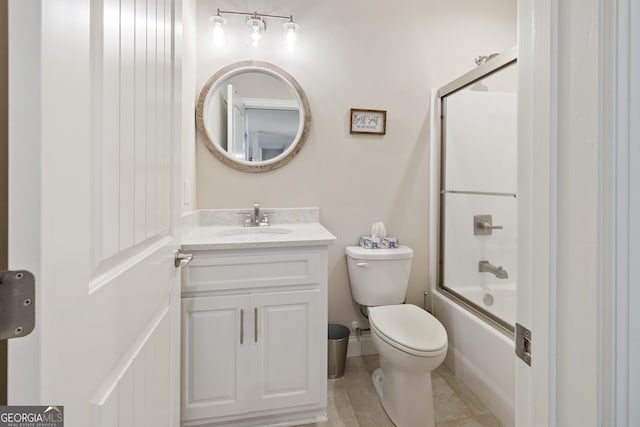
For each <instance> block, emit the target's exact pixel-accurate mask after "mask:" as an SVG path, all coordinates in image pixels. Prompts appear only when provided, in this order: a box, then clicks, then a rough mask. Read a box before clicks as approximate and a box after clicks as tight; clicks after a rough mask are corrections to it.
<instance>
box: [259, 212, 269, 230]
mask: <svg viewBox="0 0 640 427" xmlns="http://www.w3.org/2000/svg"><path fill="white" fill-rule="evenodd" d="M259 225H260V227H266V226H269V225H271V221H269V217H268V216H267V214H266V213H264V214H262V219H260V224H259Z"/></svg>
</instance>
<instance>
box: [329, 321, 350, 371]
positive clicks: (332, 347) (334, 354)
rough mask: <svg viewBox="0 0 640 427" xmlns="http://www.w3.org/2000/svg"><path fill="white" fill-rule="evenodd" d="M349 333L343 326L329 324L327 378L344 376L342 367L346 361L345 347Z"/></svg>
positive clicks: (347, 343)
mask: <svg viewBox="0 0 640 427" xmlns="http://www.w3.org/2000/svg"><path fill="white" fill-rule="evenodd" d="M350 333H351V331H350V330H349V328H347V327H346V326H344V325H338V324H334V323H329V345H328V346H327V349H328V358H327V359H328V362H329V369H328V377H329V378H331V379H334V378H340V377H342V376H343V375H344V365H345V361H346V359H347V347H348V345H349V334H350Z"/></svg>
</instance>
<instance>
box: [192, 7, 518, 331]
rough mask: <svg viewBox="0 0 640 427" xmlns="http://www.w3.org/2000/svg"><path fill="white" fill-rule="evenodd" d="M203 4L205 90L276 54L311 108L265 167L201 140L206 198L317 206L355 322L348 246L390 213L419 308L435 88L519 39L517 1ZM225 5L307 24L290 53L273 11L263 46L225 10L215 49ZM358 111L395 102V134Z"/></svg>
mask: <svg viewBox="0 0 640 427" xmlns="http://www.w3.org/2000/svg"><path fill="white" fill-rule="evenodd" d="M197 6H198V7H197V18H196V19H197V24H198V34H197V74H196V82H195V84H196V87H197V88H198V89H199V88H200V87H201V86H202V85H203V84H204V83H205V82H206V80H207V79H208V78H209V76H210V75H211V74H212V73H214V72H215V71H217V70H218V69H220V68H221V67H223V66H224V65H227V64H229V63H231V62H235V61H239V60H245V59H254V60H263V61H269V62H272V63H274V64H276V65H278V66H280V67H282V68H284V69H285V70H286V71H287V72H289V73H290V74H292V75H293V76H294V77H295V78H296V79H297V80H298V82H299V83H300V84H301V85H302V87H303V88H304V90H305V92H306V94H307V96H308V98H309V101H310V105H311V112H312V116H313V120H312V126H311V132H310V135H309V139H308V141H307V143H306V145H305V147H304V148H303V150H302V151H301V152H300V154H299V155H298V156H297V157H296V158H295V159H293V161H291V163H289V164H287V165H286V166H285V167H283V168H281V169H278V170H275V171H271V172H267V173H261V174H251V173H242V172H239V171H236V170H233V169H231V168H229V167H227V166H225V165H223V164H222V163H221V162H219V161H218V160H216V159H215V158H214V157H213V156H212V155H211V154H210V153H209V152H208V151H207V149H206V148H205V147H204V145H203V144H202V142H201V141H198V142H197V143H196V152H197V153H196V168H197V173H196V177H197V207H198V208H247V207H249V206H251V204H252V203H253V202H254V201H258V202H260V203H261V204H262V205H263V206H265V207H301V206H319V207H320V212H321V222H322V224H323V225H324V226H325V227H327V228H328V229H329V230H330V231H331V232H333V234H335V235H336V237H337V241H336V243H335V245H333V246H331V247H330V248H329V319H330V321H332V322H339V323H343V324H346V325H350V324H351V322H352V321H353V320H362V317H361V316H360V314H359V313H358V311H357V306H356V305H355V304H354V303H353V302H352V299H351V293H350V289H349V282H348V277H347V270H346V263H345V258H344V247H345V246H348V245H353V244H355V243H356V242H357V239H358V236H360V235H361V234H367V233H368V232H369V231H370V226H371V223H373V222H374V221H384V223H385V225H386V228H387V231H388V233H389V234H391V235H394V236H397V237H398V238H399V239H400V241H401V243H403V244H406V245H409V246H411V247H412V248H413V249H414V251H415V259H414V262H413V267H412V273H411V277H410V288H409V294H408V301H409V302H412V303H416V304H420V305H422V301H423V292H424V291H425V290H426V289H427V273H428V271H427V238H428V236H427V228H428V227H427V224H428V217H427V213H428V179H429V167H428V150H427V147H428V135H429V132H428V126H429V124H428V123H429V116H428V115H429V111H428V105H429V102H428V100H429V91H430V89H431V88H434V87H439V86H441V85H443V84H445V83H447V82H448V81H450V80H452V79H454V78H456V77H458V76H459V75H461V74H463V73H464V72H466V71H468V70H470V69H471V68H472V67H474V66H475V64H474V58H475V57H476V56H478V55H486V54H489V53H492V52H502V51H504V50H506V49H508V48H510V47H512V46H514V45H515V44H516V1H515V0H487V1H483V2H478V1H477V0H452V1H446V2H443V1H437V0H405V1H403V2H401V3H400V2H389V1H386V0H353V1H349V2H344V1H338V0H326V1H315V0H298V1H292V0H286V1H279V2H266V1H256V0H246V1H243V2H234V1H219V2H216V3H215V4H213V3H211V2H210V1H203V0H199V1H198V3H197ZM216 8H220V9H222V10H242V11H254V10H257V11H259V12H264V13H271V14H282V15H289V14H293V15H294V17H295V19H296V21H297V22H298V23H299V24H300V26H301V33H300V38H299V43H298V45H297V47H296V50H295V52H293V53H290V52H288V51H287V50H286V48H285V45H284V43H283V42H282V31H281V27H280V23H279V22H278V21H273V20H272V21H269V28H268V31H267V37H266V39H265V41H264V44H263V45H262V46H260V47H258V48H254V47H251V46H249V45H247V44H246V43H244V40H243V39H244V37H243V36H244V33H243V32H242V23H243V19H242V18H240V17H234V16H227V18H228V22H227V29H228V31H227V34H229V36H230V40H229V41H230V43H231V45H230V46H229V47H228V48H226V49H214V47H213V44H212V43H211V42H210V33H209V30H208V26H207V24H208V18H209V16H211V15H212V14H214V13H215V9H216ZM350 108H370V109H381V110H387V134H386V135H385V136H371V135H366V136H362V135H357V136H356V135H350V134H349V126H348V120H349V109H350ZM185 123H193V121H185ZM187 143H189V142H188V141H187ZM187 167H188V165H187ZM187 173H188V171H187Z"/></svg>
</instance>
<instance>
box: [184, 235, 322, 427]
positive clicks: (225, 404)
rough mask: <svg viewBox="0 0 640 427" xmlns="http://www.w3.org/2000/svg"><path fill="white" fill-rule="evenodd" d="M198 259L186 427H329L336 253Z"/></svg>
mask: <svg viewBox="0 0 640 427" xmlns="http://www.w3.org/2000/svg"><path fill="white" fill-rule="evenodd" d="M190 252H191V253H192V254H193V260H192V262H191V263H190V264H189V266H188V267H186V268H184V269H183V283H182V415H181V418H182V425H183V426H195V425H204V426H214V425H225V426H232V425H242V426H248V425H267V424H278V425H294V424H304V423H309V422H316V421H319V420H322V418H323V417H324V415H325V407H326V389H327V387H326V386H327V380H326V378H327V247H326V246H315V247H314V246H311V247H276V248H258V249H232V250H206V251H190Z"/></svg>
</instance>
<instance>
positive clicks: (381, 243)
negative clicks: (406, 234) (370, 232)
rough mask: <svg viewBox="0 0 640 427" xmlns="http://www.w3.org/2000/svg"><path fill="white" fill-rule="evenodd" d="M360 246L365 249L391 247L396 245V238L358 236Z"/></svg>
mask: <svg viewBox="0 0 640 427" xmlns="http://www.w3.org/2000/svg"><path fill="white" fill-rule="evenodd" d="M360 247H362V248H365V249H382V248H384V249H392V248H397V247H398V239H397V238H395V237H385V238H383V239H380V238H378V237H371V236H360Z"/></svg>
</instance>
